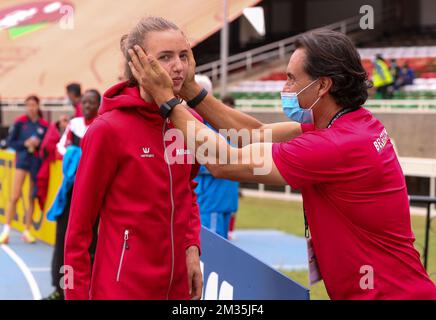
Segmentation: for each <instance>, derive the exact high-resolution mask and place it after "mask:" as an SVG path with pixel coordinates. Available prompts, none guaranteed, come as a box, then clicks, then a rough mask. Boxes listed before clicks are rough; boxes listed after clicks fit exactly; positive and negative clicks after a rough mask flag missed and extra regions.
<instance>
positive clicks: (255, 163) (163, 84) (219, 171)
mask: <svg viewBox="0 0 436 320" xmlns="http://www.w3.org/2000/svg"><path fill="white" fill-rule="evenodd" d="M135 50H136V53H135V52H134V51H133V50H129V54H130V55H131V58H132V61H131V62H129V66H130V68H131V70H132V73H133V75H134V76H135V78H136V79H137V81H138V83H139V85H140V86H141V87H142V88H143V89H144V90H145V91H146V92H149V93H150V94H152V96H153V99H154V101H155V102H156V103H157V104H158V105H162V104H163V103H165V102H167V101H169V100H171V99H172V98H174V92H173V89H172V85H173V82H172V80H171V78H170V77H169V75H168V73H166V71H165V70H164V69H163V68H162V67H161V66H160V64H159V63H158V62H157V61H156V59H155V58H154V57H152V56H147V55H146V54H145V52H144V51H143V50H142V48H140V47H139V46H135ZM170 119H171V122H172V123H173V125H174V126H175V127H176V128H177V129H179V130H181V131H182V133H183V136H184V138H185V142H186V143H187V145H188V147H189V148H190V149H195V150H197V149H198V148H199V147H201V146H202V145H203V144H204V142H205V141H204V140H203V141H202V139H197V138H196V137H201V136H203V137H204V136H205V135H207V136H208V137H207V141H208V143H209V146H210V148H208V152H205V153H203V154H202V153H201V152H195V154H196V158H197V160H198V162H199V163H200V164H204V165H205V166H206V167H207V169H208V170H209V171H210V172H211V173H212V175H213V176H215V177H217V178H224V179H230V180H236V181H247V182H248V181H249V182H259V183H266V184H274V185H286V184H287V183H286V181H285V180H284V179H283V177H282V176H281V174H280V173H279V171H278V169H277V167H276V166H275V164H274V161H273V159H272V143H253V144H249V145H247V146H245V147H243V148H235V147H232V146H230V145H229V144H228V143H227V141H226V140H225V139H223V138H222V137H221V136H219V135H218V134H216V133H215V132H214V131H213V130H211V129H210V128H208V127H207V126H206V125H204V124H203V123H201V122H200V121H198V120H197V119H196V118H195V117H194V116H193V115H192V114H191V112H189V111H188V110H187V109H186V108H185V106H183V105H181V104H178V105H176V106H175V107H174V108H173V109H172V112H171V114H170ZM190 130H194V132H193V133H194V135H195V137H190V138H189V139H188V136H189V135H190ZM192 138H194V139H192ZM192 143H195V145H192Z"/></svg>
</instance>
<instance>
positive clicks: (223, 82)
mask: <svg viewBox="0 0 436 320" xmlns="http://www.w3.org/2000/svg"><path fill="white" fill-rule="evenodd" d="M228 58H229V21H228V0H223V28H222V29H221V76H220V87H221V91H220V97H221V98H223V97H224V96H225V95H226V94H227V73H228V71H227V62H228Z"/></svg>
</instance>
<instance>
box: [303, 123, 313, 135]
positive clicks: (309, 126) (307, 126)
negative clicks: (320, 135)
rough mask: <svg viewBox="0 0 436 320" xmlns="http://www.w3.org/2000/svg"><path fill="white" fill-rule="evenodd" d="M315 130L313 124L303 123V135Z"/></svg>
mask: <svg viewBox="0 0 436 320" xmlns="http://www.w3.org/2000/svg"><path fill="white" fill-rule="evenodd" d="M314 130H315V125H314V124H313V123H302V124H301V131H303V133H305V132H308V131H314Z"/></svg>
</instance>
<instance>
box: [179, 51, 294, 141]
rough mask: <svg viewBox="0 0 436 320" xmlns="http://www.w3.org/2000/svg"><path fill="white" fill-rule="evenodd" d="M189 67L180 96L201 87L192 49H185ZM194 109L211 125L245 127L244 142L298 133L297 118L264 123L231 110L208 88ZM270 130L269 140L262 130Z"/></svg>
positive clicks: (190, 95) (188, 97) (191, 94)
mask: <svg viewBox="0 0 436 320" xmlns="http://www.w3.org/2000/svg"><path fill="white" fill-rule="evenodd" d="M188 59H189V70H188V75H187V77H186V79H185V82H184V84H183V87H182V90H181V91H180V95H181V97H182V98H183V99H184V100H186V101H190V100H192V99H193V98H194V97H196V96H197V95H198V93H199V92H200V91H201V89H202V88H201V87H200V86H199V85H198V84H197V83H196V82H195V66H196V63H195V59H194V55H193V54H192V50H190V52H189V56H188ZM195 111H197V112H198V113H199V114H200V115H201V116H202V117H203V118H204V119H205V120H206V121H207V122H209V123H210V124H211V125H212V127H214V128H215V129H217V130H219V129H227V130H230V129H236V130H237V131H239V130H241V129H248V130H249V131H251V132H250V135H249V136H250V141H249V142H248V143H249V144H250V143H253V142H265V138H266V140H269V141H267V142H285V141H289V140H291V139H293V138H295V137H297V136H299V135H300V134H301V133H302V130H301V125H300V124H299V123H297V122H292V121H287V122H277V123H270V124H265V123H262V122H260V121H259V120H257V119H256V118H254V117H252V116H250V115H248V114H246V113H243V112H241V111H239V110H235V109H233V108H230V107H228V106H226V105H225V104H224V103H222V102H221V101H220V100H219V99H217V98H215V97H214V96H213V94H212V93H211V92H209V93H208V95H207V96H206V98H204V99H203V101H202V102H201V103H200V104H199V105H198V106H197V107H195ZM253 130H257V131H258V132H259V139H258V140H257V141H253V137H255V136H256V135H255V134H253V132H252V131H253ZM267 130H271V132H272V141H271V138H270V137H269V136H268V135H265V131H267ZM241 142H242V141H240V143H239V145H240V146H243V144H242V143H243V142H242V143H241Z"/></svg>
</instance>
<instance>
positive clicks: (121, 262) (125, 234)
mask: <svg viewBox="0 0 436 320" xmlns="http://www.w3.org/2000/svg"><path fill="white" fill-rule="evenodd" d="M128 240H129V230H125V231H124V243H123V251H122V252H121V258H120V264H119V266H118V273H117V282H120V274H121V267H122V265H123V260H124V252H125V251H126V250H127V249H129V245H128V243H127V241H128Z"/></svg>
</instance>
